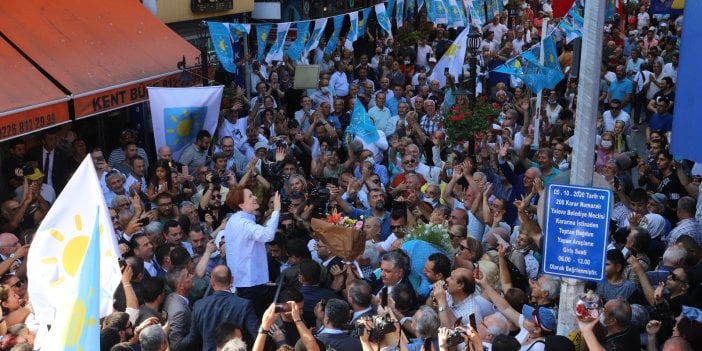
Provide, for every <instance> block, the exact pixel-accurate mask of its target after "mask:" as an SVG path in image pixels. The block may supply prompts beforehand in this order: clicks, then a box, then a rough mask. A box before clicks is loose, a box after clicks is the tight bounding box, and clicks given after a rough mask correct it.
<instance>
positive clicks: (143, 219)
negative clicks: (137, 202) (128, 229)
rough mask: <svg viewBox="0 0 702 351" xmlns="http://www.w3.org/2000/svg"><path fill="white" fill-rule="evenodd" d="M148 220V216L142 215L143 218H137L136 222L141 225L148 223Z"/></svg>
mask: <svg viewBox="0 0 702 351" xmlns="http://www.w3.org/2000/svg"><path fill="white" fill-rule="evenodd" d="M149 222H151V220H150V219H149V217H144V218H141V219H139V220H138V221H137V223H139V225H140V226H142V227H144V226H146V225H148V224H149Z"/></svg>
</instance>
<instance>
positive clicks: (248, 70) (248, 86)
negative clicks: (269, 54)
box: [242, 14, 253, 99]
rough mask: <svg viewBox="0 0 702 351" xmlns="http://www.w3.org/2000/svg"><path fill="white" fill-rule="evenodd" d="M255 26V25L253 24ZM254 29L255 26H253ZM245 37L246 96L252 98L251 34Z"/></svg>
mask: <svg viewBox="0 0 702 351" xmlns="http://www.w3.org/2000/svg"><path fill="white" fill-rule="evenodd" d="M246 17H247V16H246V15H245V14H244V19H243V21H244V23H246V22H247V20H246ZM252 27H253V26H252ZM251 31H253V28H251ZM242 37H243V38H244V64H243V67H244V87H245V88H246V98H247V99H251V64H250V63H249V60H248V57H249V34H246V35H243V36H242Z"/></svg>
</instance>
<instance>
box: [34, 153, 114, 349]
mask: <svg viewBox="0 0 702 351" xmlns="http://www.w3.org/2000/svg"><path fill="white" fill-rule="evenodd" d="M76 194H80V200H78V199H77V198H76ZM113 233H114V229H113V228H112V221H111V220H110V215H109V212H108V209H107V205H106V204H105V199H104V197H103V195H102V191H101V190H100V184H99V180H98V177H97V174H96V173H95V168H94V166H93V162H92V160H91V158H90V155H88V156H87V157H86V158H85V159H84V160H83V162H82V163H81V164H80V166H79V167H78V169H77V170H76V172H75V173H74V175H73V177H72V178H71V179H70V181H69V182H68V184H67V185H66V188H65V189H64V191H63V192H61V195H59V197H58V199H57V200H56V202H55V203H54V205H53V206H51V210H49V212H48V213H47V215H46V218H44V220H43V221H42V222H41V225H40V226H39V229H38V230H37V234H36V236H35V239H34V241H33V242H32V247H31V249H30V250H29V255H28V258H27V260H28V261H27V275H28V280H29V287H28V293H29V295H30V296H31V297H32V308H33V309H34V315H35V317H36V319H37V321H38V322H39V323H40V324H41V325H44V326H46V325H51V329H50V330H49V332H48V333H47V334H46V335H45V336H43V337H42V338H41V339H40V340H38V342H39V343H41V345H39V346H41V349H42V350H49V351H52V350H98V349H99V348H100V318H102V317H104V316H106V315H108V314H110V313H111V312H112V301H113V294H114V291H115V289H116V288H117V286H118V285H119V282H120V280H121V272H120V269H119V264H118V263H117V258H118V252H119V251H118V249H117V238H116V237H115V235H114V234H113ZM35 346H37V345H36V344H35Z"/></svg>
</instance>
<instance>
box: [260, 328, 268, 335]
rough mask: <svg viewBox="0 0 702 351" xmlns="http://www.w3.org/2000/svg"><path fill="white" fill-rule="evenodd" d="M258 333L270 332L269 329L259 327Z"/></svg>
mask: <svg viewBox="0 0 702 351" xmlns="http://www.w3.org/2000/svg"><path fill="white" fill-rule="evenodd" d="M258 333H259V334H268V330H265V329H263V327H259V328H258Z"/></svg>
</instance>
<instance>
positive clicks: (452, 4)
mask: <svg viewBox="0 0 702 351" xmlns="http://www.w3.org/2000/svg"><path fill="white" fill-rule="evenodd" d="M446 2H447V5H448V27H449V28H461V27H465V26H467V25H468V22H467V21H466V15H465V13H464V11H463V9H462V8H461V7H463V4H461V6H458V2H456V0H446Z"/></svg>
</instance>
